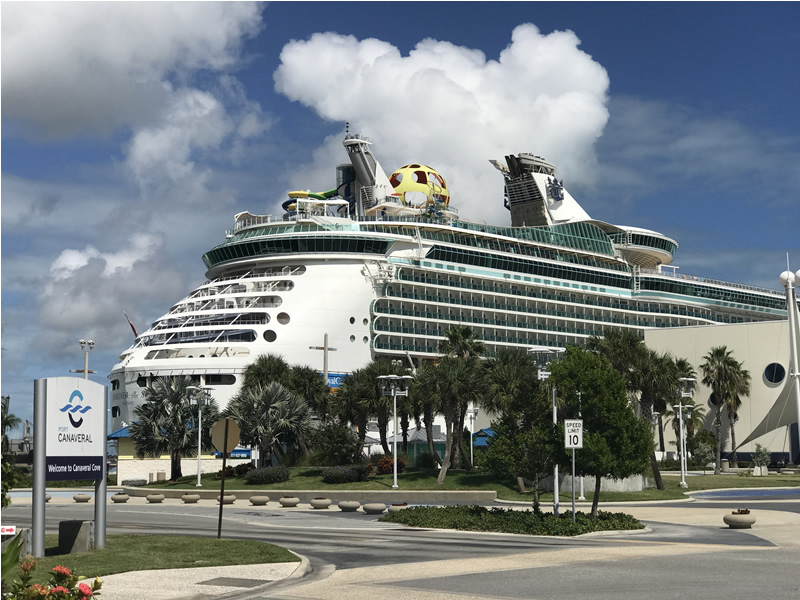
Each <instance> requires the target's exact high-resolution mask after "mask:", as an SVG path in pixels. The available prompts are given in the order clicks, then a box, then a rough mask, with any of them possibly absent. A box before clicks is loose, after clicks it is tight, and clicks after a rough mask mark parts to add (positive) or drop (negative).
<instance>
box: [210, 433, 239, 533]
mask: <svg viewBox="0 0 800 600" xmlns="http://www.w3.org/2000/svg"><path fill="white" fill-rule="evenodd" d="M240 435H241V429H239V426H238V425H237V424H236V423H235V422H234V421H233V419H220V420H219V421H217V422H216V424H215V425H214V427H212V428H211V443H212V445H213V446H214V447H215V448H216V449H217V450H218V451H220V452H222V483H221V484H220V489H219V519H218V520H217V539H220V538H221V537H222V507H223V506H224V505H225V467H226V462H227V459H228V454H230V453H231V452H233V449H234V448H236V446H238V445H239V436H240Z"/></svg>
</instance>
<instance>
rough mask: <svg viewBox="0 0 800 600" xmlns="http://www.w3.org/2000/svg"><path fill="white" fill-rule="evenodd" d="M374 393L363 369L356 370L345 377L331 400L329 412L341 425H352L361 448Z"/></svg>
mask: <svg viewBox="0 0 800 600" xmlns="http://www.w3.org/2000/svg"><path fill="white" fill-rule="evenodd" d="M374 393H375V387H374V382H373V381H371V380H370V379H369V377H368V375H367V373H366V372H365V371H364V369H356V370H355V371H353V372H352V373H351V374H349V375H347V376H345V378H344V379H343V380H342V387H341V388H339V393H338V394H336V395H335V396H333V397H332V398H331V412H332V413H333V414H334V415H336V417H337V418H338V419H339V421H341V422H342V423H352V424H353V425H354V426H355V428H356V433H357V434H358V438H359V439H360V440H361V445H362V446H363V445H364V440H365V438H366V436H367V422H368V421H369V416H370V412H369V411H370V406H371V400H372V396H373V394H374Z"/></svg>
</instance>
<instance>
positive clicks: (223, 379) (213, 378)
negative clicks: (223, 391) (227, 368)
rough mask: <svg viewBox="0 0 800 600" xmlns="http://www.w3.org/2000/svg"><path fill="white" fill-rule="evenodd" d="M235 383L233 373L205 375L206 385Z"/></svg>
mask: <svg viewBox="0 0 800 600" xmlns="http://www.w3.org/2000/svg"><path fill="white" fill-rule="evenodd" d="M234 383H236V377H235V376H234V375H206V384H207V385H233V384H234Z"/></svg>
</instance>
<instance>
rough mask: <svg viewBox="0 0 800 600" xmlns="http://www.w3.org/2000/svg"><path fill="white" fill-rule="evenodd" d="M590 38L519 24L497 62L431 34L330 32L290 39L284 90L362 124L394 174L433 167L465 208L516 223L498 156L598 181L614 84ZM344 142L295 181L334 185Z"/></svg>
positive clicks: (279, 82) (278, 75)
mask: <svg viewBox="0 0 800 600" xmlns="http://www.w3.org/2000/svg"><path fill="white" fill-rule="evenodd" d="M579 43H580V42H579V40H578V38H577V37H576V36H575V34H574V33H572V32H554V33H551V34H549V35H543V34H541V33H540V32H539V30H538V29H537V28H536V27H535V26H533V25H530V24H527V25H520V26H518V27H516V28H515V29H514V31H513V34H512V38H511V43H510V44H509V45H508V46H507V47H506V48H505V50H503V51H502V52H501V53H500V56H499V58H498V59H497V60H487V58H486V57H485V55H484V54H483V53H482V52H480V51H478V50H473V49H469V48H464V47H460V46H455V45H453V44H451V43H449V42H441V41H436V40H431V39H427V40H423V41H422V42H420V43H419V44H417V46H416V47H415V48H414V49H413V50H412V51H411V52H410V53H409V55H408V56H402V55H401V54H400V52H399V50H398V49H397V48H395V47H394V46H392V45H391V44H389V43H386V42H383V41H380V40H375V39H366V40H361V41H359V40H357V39H356V38H354V37H352V36H341V35H337V34H334V33H319V34H314V35H313V36H311V38H310V39H309V40H307V41H293V42H291V43H289V44H287V45H286V46H285V47H284V49H283V51H282V53H281V65H280V67H279V68H278V69H277V71H276V72H275V74H274V79H275V89H276V90H277V91H278V92H281V93H283V94H285V95H286V96H287V97H289V98H290V99H292V100H295V101H298V102H301V103H303V104H304V105H306V106H308V107H310V108H312V109H313V110H315V111H316V112H317V113H318V114H319V115H320V116H321V117H322V118H325V119H328V120H334V121H351V123H352V129H355V130H357V131H359V132H360V133H363V134H365V135H367V136H368V137H369V138H370V139H371V140H372V141H373V142H375V143H376V147H375V153H376V155H377V157H378V158H379V160H380V161H381V163H382V164H383V166H384V168H385V169H386V170H387V172H390V171H392V170H394V169H395V168H398V167H400V166H402V165H404V164H407V163H409V162H414V161H419V162H423V163H425V164H428V165H430V166H432V167H434V168H436V169H438V170H439V171H440V172H441V173H442V174H443V175H444V176H445V178H446V179H447V181H448V184H449V187H450V189H451V192H452V193H453V194H454V196H453V205H454V206H456V207H458V208H459V209H460V210H461V212H462V215H465V216H467V217H469V218H476V219H477V218H481V219H486V220H491V221H494V222H505V221H507V220H508V216H507V213H506V212H505V210H504V209H503V207H502V179H501V178H500V175H499V174H498V173H496V171H495V170H494V168H493V167H492V166H491V165H490V164H489V162H488V159H490V158H496V159H501V158H502V157H503V156H504V155H506V154H512V153H514V154H516V153H518V152H524V151H533V152H535V153H537V154H540V155H543V156H545V157H547V158H548V160H550V161H552V162H554V163H555V164H557V165H558V166H559V167H560V171H559V175H560V176H562V177H565V176H567V177H570V178H572V179H573V180H575V179H580V178H584V179H590V178H591V177H592V165H593V164H594V152H593V146H594V143H595V141H596V140H597V139H598V137H599V136H600V135H601V133H602V131H603V127H604V126H605V123H606V120H607V118H608V113H607V110H606V106H605V103H606V99H607V98H606V94H607V90H608V83H609V82H608V76H607V74H606V71H605V69H603V67H602V66H600V65H599V64H598V63H596V62H595V61H593V60H592V58H591V57H590V56H589V55H587V54H586V53H584V52H583V51H581V50H579V49H578V45H579ZM339 143H341V140H340V139H330V140H327V141H326V144H325V147H324V152H319V153H316V154H315V160H314V165H313V166H312V167H310V168H309V167H305V168H304V169H303V170H302V177H303V178H302V179H301V178H300V176H298V177H297V178H296V184H297V185H298V186H301V187H304V188H305V187H308V185H309V184H308V181H309V180H310V181H311V182H313V184H314V185H320V186H322V185H326V184H325V183H324V182H328V183H330V179H331V178H332V174H333V165H335V164H336V163H337V162H341V159H342V150H341V149H336V148H335V145H337V144H339ZM501 220H502V221H501Z"/></svg>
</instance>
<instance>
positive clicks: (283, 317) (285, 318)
mask: <svg viewBox="0 0 800 600" xmlns="http://www.w3.org/2000/svg"><path fill="white" fill-rule="evenodd" d="M289 321H290V318H289V315H287V314H286V313H285V312H282V313H278V323H280V324H281V325H286V324H288V323H289Z"/></svg>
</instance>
